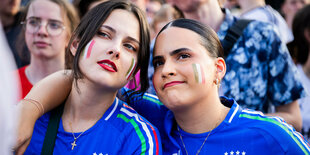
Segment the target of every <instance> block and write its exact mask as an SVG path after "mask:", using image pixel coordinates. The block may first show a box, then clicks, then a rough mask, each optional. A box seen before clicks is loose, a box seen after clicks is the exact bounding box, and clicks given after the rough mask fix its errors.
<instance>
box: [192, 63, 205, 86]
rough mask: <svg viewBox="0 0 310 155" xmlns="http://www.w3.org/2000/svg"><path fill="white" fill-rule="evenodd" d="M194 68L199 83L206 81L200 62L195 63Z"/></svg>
mask: <svg viewBox="0 0 310 155" xmlns="http://www.w3.org/2000/svg"><path fill="white" fill-rule="evenodd" d="M192 66H193V70H194V75H195V80H196V82H197V83H205V77H204V74H203V70H202V68H201V67H200V65H199V64H193V65H192Z"/></svg>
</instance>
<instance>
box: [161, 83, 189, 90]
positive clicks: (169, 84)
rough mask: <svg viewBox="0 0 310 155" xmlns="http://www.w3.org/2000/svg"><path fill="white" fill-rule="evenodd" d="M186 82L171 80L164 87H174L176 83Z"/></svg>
mask: <svg viewBox="0 0 310 155" xmlns="http://www.w3.org/2000/svg"><path fill="white" fill-rule="evenodd" d="M182 83H184V81H171V82H168V83H166V84H165V85H164V88H163V89H165V88H168V87H172V86H175V85H178V84H182Z"/></svg>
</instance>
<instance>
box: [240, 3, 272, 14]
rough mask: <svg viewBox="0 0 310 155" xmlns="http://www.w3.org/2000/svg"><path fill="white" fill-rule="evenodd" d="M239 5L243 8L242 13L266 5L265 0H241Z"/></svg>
mask: <svg viewBox="0 0 310 155" xmlns="http://www.w3.org/2000/svg"><path fill="white" fill-rule="evenodd" d="M239 5H240V8H241V14H245V13H247V12H249V11H251V10H253V9H255V8H257V7H262V6H265V5H266V3H265V1H264V0H259V1H258V0H239Z"/></svg>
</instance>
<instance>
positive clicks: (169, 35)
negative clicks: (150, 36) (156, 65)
mask: <svg viewBox="0 0 310 155" xmlns="http://www.w3.org/2000/svg"><path fill="white" fill-rule="evenodd" d="M196 46H201V44H200V37H199V35H198V34H196V33H195V32H193V31H191V30H189V29H186V28H180V27H169V28H167V29H165V30H163V31H162V32H161V33H160V34H159V35H158V36H157V38H156V42H155V50H156V51H172V50H174V49H176V48H181V47H186V48H191V47H196ZM156 51H154V52H156Z"/></svg>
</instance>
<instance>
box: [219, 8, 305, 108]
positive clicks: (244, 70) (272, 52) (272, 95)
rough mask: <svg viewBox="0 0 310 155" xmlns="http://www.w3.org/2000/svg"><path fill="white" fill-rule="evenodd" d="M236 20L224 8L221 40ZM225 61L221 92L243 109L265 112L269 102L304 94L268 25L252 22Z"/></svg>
mask: <svg viewBox="0 0 310 155" xmlns="http://www.w3.org/2000/svg"><path fill="white" fill-rule="evenodd" d="M237 20H238V19H237V18H236V17H234V16H232V15H231V13H230V12H229V11H228V10H225V19H224V21H223V23H222V24H221V26H220V30H219V31H218V32H217V34H218V37H219V39H220V40H221V41H222V40H223V39H224V37H225V35H226V33H227V30H228V29H229V27H231V26H232V25H233V24H234V23H235V22H236V21H237ZM225 61H226V66H227V71H226V75H225V76H224V78H223V80H222V82H221V84H222V85H221V92H222V94H223V95H224V96H227V97H230V98H233V99H235V100H236V101H237V102H238V104H240V105H241V106H243V107H245V108H249V109H254V110H259V111H262V112H264V113H266V112H268V109H269V107H270V106H271V105H274V106H281V105H285V104H288V103H291V102H293V101H295V100H298V99H299V98H302V97H304V96H305V91H304V88H303V86H302V83H301V81H300V79H299V77H298V76H297V68H296V66H295V65H294V63H293V61H292V58H291V56H290V54H289V52H288V49H287V47H286V45H285V44H284V43H283V42H282V41H281V39H280V38H279V37H278V35H277V34H276V31H275V27H274V26H273V25H271V24H268V23H264V22H260V21H252V22H251V23H250V24H249V25H248V26H247V27H246V28H245V29H244V31H243V34H242V35H241V36H240V38H239V39H238V40H237V42H236V43H235V44H234V46H233V47H232V49H231V50H230V52H229V54H228V56H227V58H226V60H225Z"/></svg>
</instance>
